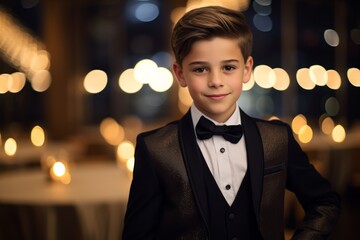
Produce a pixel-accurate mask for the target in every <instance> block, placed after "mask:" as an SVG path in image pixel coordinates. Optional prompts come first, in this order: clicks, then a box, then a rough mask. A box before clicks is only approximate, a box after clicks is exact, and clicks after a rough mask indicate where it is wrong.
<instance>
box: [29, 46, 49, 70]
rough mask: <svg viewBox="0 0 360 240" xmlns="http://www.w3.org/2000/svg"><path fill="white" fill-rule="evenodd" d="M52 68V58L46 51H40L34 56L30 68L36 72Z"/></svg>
mask: <svg viewBox="0 0 360 240" xmlns="http://www.w3.org/2000/svg"><path fill="white" fill-rule="evenodd" d="M49 67H50V56H49V53H48V52H47V51H45V50H40V51H38V52H37V53H36V55H34V56H33V58H32V59H31V63H30V68H31V69H32V70H33V71H34V72H36V71H40V70H48V69H49Z"/></svg>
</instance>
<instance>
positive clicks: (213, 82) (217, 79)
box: [208, 72, 223, 88]
mask: <svg viewBox="0 0 360 240" xmlns="http://www.w3.org/2000/svg"><path fill="white" fill-rule="evenodd" d="M208 85H209V87H216V88H217V87H221V86H222V85H223V82H222V80H221V74H220V73H217V72H213V73H212V74H210V76H209V81H208Z"/></svg>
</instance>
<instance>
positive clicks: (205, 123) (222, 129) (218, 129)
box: [196, 116, 243, 143]
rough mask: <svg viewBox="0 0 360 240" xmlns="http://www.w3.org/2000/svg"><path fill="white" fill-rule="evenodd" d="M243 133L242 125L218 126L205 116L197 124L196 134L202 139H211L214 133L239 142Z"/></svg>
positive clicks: (230, 140) (233, 141)
mask: <svg viewBox="0 0 360 240" xmlns="http://www.w3.org/2000/svg"><path fill="white" fill-rule="evenodd" d="M242 134H243V131H242V127H241V125H231V126H226V125H222V126H217V125H215V124H214V123H213V122H211V121H210V120H208V119H206V118H205V117H203V116H202V117H201V118H200V120H199V122H198V124H197V125H196V135H197V137H198V139H200V140H204V139H209V138H211V137H212V136H213V135H220V136H223V138H224V139H225V140H227V141H229V142H231V143H237V142H239V141H240V139H241V137H242Z"/></svg>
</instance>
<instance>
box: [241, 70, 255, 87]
mask: <svg viewBox="0 0 360 240" xmlns="http://www.w3.org/2000/svg"><path fill="white" fill-rule="evenodd" d="M254 85H255V78H254V72H251V77H250V80H249V81H248V82H247V83H244V84H243V91H249V90H250V89H252V88H253V87H254Z"/></svg>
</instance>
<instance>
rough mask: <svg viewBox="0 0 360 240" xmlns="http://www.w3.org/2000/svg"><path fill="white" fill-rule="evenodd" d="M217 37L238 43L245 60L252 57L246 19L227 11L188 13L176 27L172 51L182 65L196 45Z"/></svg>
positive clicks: (213, 8) (214, 9)
mask: <svg viewBox="0 0 360 240" xmlns="http://www.w3.org/2000/svg"><path fill="white" fill-rule="evenodd" d="M214 37H224V38H232V39H237V40H238V41H239V48H240V49H241V53H242V55H243V57H244V60H245V61H246V59H247V58H248V57H249V56H250V55H251V49H252V33H251V30H250V28H249V26H248V25H247V23H246V20H245V17H244V15H243V14H242V13H241V12H239V11H235V10H231V9H227V8H224V7H219V6H209V7H203V8H197V9H194V10H191V11H189V12H187V13H186V14H185V15H184V16H183V17H182V18H181V19H180V20H179V21H178V22H177V23H176V25H175V27H174V29H173V33H172V36H171V47H172V49H173V52H174V54H175V60H176V62H177V64H179V65H182V61H183V60H184V58H185V56H186V55H187V54H188V53H189V52H190V50H191V46H192V45H193V43H194V42H196V41H199V40H209V39H212V38H214Z"/></svg>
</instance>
